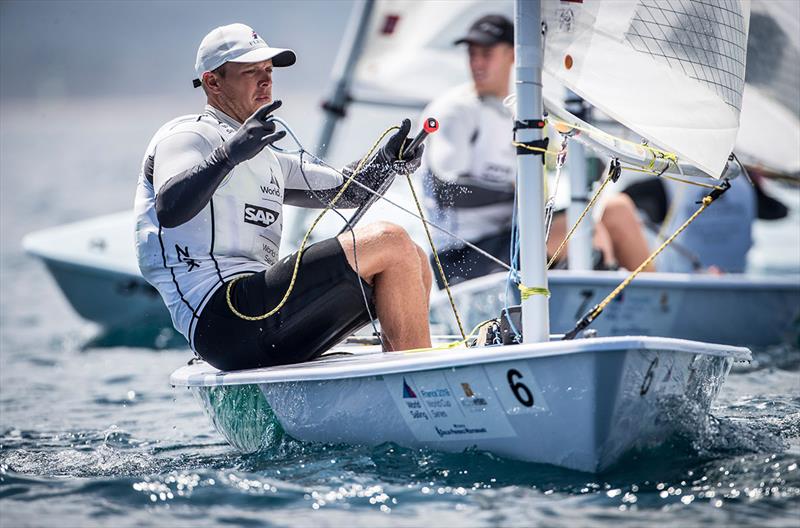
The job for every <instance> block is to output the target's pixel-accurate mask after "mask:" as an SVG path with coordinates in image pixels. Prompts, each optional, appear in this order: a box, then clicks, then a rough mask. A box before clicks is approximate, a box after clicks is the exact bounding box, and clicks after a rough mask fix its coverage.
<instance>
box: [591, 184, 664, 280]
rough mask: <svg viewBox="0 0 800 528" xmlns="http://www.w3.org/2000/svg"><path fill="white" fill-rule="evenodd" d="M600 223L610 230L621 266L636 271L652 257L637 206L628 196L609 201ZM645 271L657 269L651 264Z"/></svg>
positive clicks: (617, 196)
mask: <svg viewBox="0 0 800 528" xmlns="http://www.w3.org/2000/svg"><path fill="white" fill-rule="evenodd" d="M600 222H601V223H602V225H603V226H605V228H606V229H607V230H608V234H609V235H610V237H611V242H612V244H613V246H614V254H615V255H616V256H617V261H618V262H619V265H620V266H622V267H624V268H626V269H628V270H635V269H636V268H638V267H639V265H641V263H642V262H644V261H645V259H646V258H647V257H648V256H649V255H650V249H649V248H648V246H647V239H646V238H645V236H644V231H643V229H642V223H641V222H640V221H639V217H638V215H637V214H636V206H635V205H634V204H633V200H631V199H630V197H629V196H628V195H627V194H624V193H621V194H618V195H616V196H614V197H613V198H611V199H610V200H609V202H608V205H606V208H605V210H604V211H603V217H602V219H601V220H600ZM644 271H655V267H654V266H653V264H652V263H650V264H649V265H648V266H647V267H646V268H645V269H644Z"/></svg>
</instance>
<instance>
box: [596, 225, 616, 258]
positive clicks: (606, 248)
mask: <svg viewBox="0 0 800 528" xmlns="http://www.w3.org/2000/svg"><path fill="white" fill-rule="evenodd" d="M592 244H593V245H594V247H596V248H597V249H599V250H600V252H601V253H602V254H603V264H605V266H606V267H607V268H608V267H610V266H611V265H612V264H615V263H617V261H616V256H615V254H614V244H613V243H612V242H611V235H609V234H608V230H607V229H606V228H605V226H604V225H603V224H595V226H594V237H592Z"/></svg>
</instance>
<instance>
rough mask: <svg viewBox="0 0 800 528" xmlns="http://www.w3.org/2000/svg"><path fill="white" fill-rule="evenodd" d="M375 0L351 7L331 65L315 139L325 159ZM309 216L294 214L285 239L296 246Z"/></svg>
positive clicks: (344, 109)
mask: <svg viewBox="0 0 800 528" xmlns="http://www.w3.org/2000/svg"><path fill="white" fill-rule="evenodd" d="M373 7H375V0H362V1H361V2H358V3H356V4H355V5H354V6H353V12H352V14H351V15H350V21H349V23H348V25H347V32H346V34H345V37H344V38H343V39H342V42H343V43H342V46H341V47H340V48H339V53H338V54H337V56H336V63H335V64H334V66H333V73H332V75H331V77H332V78H333V84H332V86H331V90H330V92H329V93H328V97H326V98H325V100H324V101H323V102H322V109H323V110H324V111H325V121H324V122H323V123H322V129H321V130H320V133H319V138H318V139H317V156H319V157H320V158H325V156H327V155H328V151H329V150H330V147H331V141H333V135H334V133H335V132H336V125H337V124H338V123H339V120H340V119H342V118H343V117H344V116H345V114H346V112H347V107H348V106H349V104H350V101H351V99H350V85H351V84H352V81H353V71H354V70H355V68H356V63H357V62H358V59H359V58H360V57H361V52H362V51H363V49H364V39H365V38H366V35H367V27H368V26H369V21H370V18H371V17H372V11H373ZM310 214H311V209H300V210H298V211H297V218H296V219H295V221H294V222H292V223H291V224H290V226H289V227H288V229H286V239H287V240H289V241H292V243H296V244H299V242H300V240H301V239H302V238H303V233H304V232H305V227H304V225H305V224H306V219H307V218H308V216H309V215H310Z"/></svg>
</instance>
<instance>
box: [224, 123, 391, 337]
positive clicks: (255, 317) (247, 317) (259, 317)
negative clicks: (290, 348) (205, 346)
mask: <svg viewBox="0 0 800 528" xmlns="http://www.w3.org/2000/svg"><path fill="white" fill-rule="evenodd" d="M399 128H400V127H396V126H395V127H390V128H387V129H386V130H385V131H384V132H383V134H381V136H380V137H379V138H378V140H377V141H376V142H375V143H374V144H373V145H372V147H371V148H370V149H369V151H368V152H367V154H366V155H365V156H364V157H363V158H362V159H361V161H360V162H359V163H358V165H357V166H356V170H354V171H353V174H352V175H350V176H349V177H348V178H347V181H346V182H345V183H344V185H342V188H341V189H339V192H338V193H336V196H334V197H333V199H332V200H331V201H330V203H328V205H326V206H325V208H324V209H323V210H322V212H321V213H320V214H319V215H318V216H317V218H316V219H315V220H314V222H312V224H311V226H310V227H309V228H308V230H307V231H306V234H305V236H303V241H302V242H301V243H300V248H299V249H298V250H297V257H295V260H294V268H293V269H292V278H291V279H290V280H289V287H288V288H287V289H286V293H285V294H284V295H283V298H282V299H281V300H280V302H278V304H277V305H276V306H275V308H273V309H272V310H270V311H268V312H266V313H263V314H261V315H246V314H243V313H241V312H240V311H239V310H237V309H236V307H235V306H234V305H233V301H231V290H232V289H233V285H234V284H236V282H237V281H238V280H239V279H241V278H242V277H241V276H239V277H236V278H235V279H233V280H231V281H230V282H229V283H228V286H227V288H226V290H225V300H226V301H227V302H228V308H230V310H231V312H233V314H234V315H235V316H236V317H238V318H240V319H244V320H245V321H263V320H264V319H266V318H268V317H272V316H273V315H275V314H276V313H277V312H278V311H279V310H280V309H281V308H283V306H284V305H285V304H286V301H288V300H289V295H290V294H291V293H292V290H294V285H295V282H296V281H297V272H298V271H299V269H300V257H301V256H302V255H303V251H305V249H306V244H307V243H308V238H309V237H310V236H311V232H312V231H313V230H314V229H315V228H316V227H317V224H318V223H319V222H320V220H322V217H323V216H325V213H327V212H328V211H329V210H330V209H331V208H333V206H334V204H335V203H336V202H337V200H339V198H341V196H342V195H343V194H344V192H345V191H346V190H347V188H348V187H349V186H350V184H351V183H352V182H353V181H354V179H355V177H356V176H357V175H358V174H359V173H360V172H361V169H363V168H364V165H365V164H366V162H367V160H368V159H369V158H370V157H371V156H372V154H373V152H374V151H375V149H376V148H378V145H379V144H380V143H381V141H383V138H385V137H386V135H387V134H388V133H389V132H391V131H393V130H397V129H399Z"/></svg>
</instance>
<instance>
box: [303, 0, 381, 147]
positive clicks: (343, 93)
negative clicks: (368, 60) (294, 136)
mask: <svg viewBox="0 0 800 528" xmlns="http://www.w3.org/2000/svg"><path fill="white" fill-rule="evenodd" d="M374 6H375V0H363V1H362V2H359V3H357V4H356V5H355V6H354V8H353V14H352V15H351V16H350V23H349V24H348V26H347V34H346V35H345V38H344V44H343V45H342V47H341V48H339V54H338V56H337V57H336V63H335V64H334V67H333V78H334V79H335V81H334V84H333V87H332V89H331V91H330V94H329V95H328V97H327V99H326V100H325V101H324V102H323V103H322V108H323V110H325V122H324V123H323V124H322V131H321V132H320V134H319V140H318V141H317V155H318V156H319V157H320V158H324V157H325V156H326V155H327V153H328V150H329V148H330V142H331V140H332V139H333V134H334V132H335V131H336V125H337V123H338V122H339V120H340V119H341V118H343V117H344V116H345V112H346V111H347V106H348V104H349V103H350V84H351V82H352V79H353V70H355V67H356V63H357V62H358V59H359V57H360V56H361V51H362V50H363V49H364V38H365V37H366V35H367V26H368V24H369V20H370V17H371V16H372V8H373V7H374Z"/></svg>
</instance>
